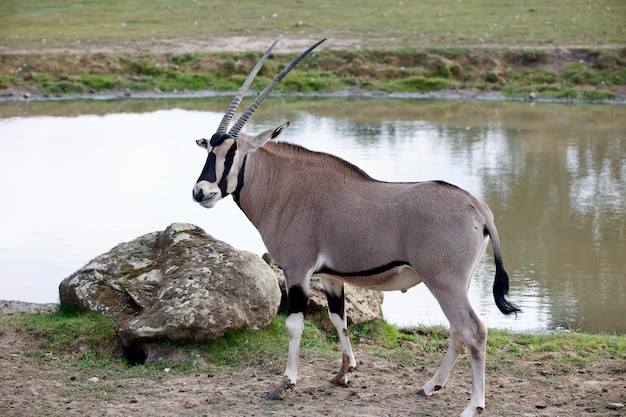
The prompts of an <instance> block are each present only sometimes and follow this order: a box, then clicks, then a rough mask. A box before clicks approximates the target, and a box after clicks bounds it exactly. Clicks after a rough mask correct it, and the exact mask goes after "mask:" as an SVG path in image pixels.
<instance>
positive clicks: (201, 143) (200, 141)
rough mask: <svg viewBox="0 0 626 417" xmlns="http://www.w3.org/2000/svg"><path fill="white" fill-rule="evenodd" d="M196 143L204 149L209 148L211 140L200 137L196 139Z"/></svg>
mask: <svg viewBox="0 0 626 417" xmlns="http://www.w3.org/2000/svg"><path fill="white" fill-rule="evenodd" d="M196 144H197V145H198V146H199V147H201V148H204V149H207V148H208V146H209V142H208V141H207V140H206V139H198V140H196Z"/></svg>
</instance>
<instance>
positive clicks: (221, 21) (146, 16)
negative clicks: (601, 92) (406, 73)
mask: <svg viewBox="0 0 626 417" xmlns="http://www.w3.org/2000/svg"><path fill="white" fill-rule="evenodd" d="M624 16H626V3H624V2H623V1H620V0H594V1H593V2H588V1H581V0H555V1H551V2H549V3H546V2H540V1H530V2H519V1H513V0H503V1H498V2H493V1H487V0H443V1H439V2H428V1H418V2H410V1H398V0H357V1H352V2H334V1H326V2H316V3H315V4H313V3H310V2H300V1H289V2H285V1H278V0H267V1H263V2H258V1H251V0H236V1H225V0H218V1H201V0H196V1H186V2H170V1H163V0H155V1H148V0H129V1H119V0H108V1H102V2H93V1H87V0H78V1H73V2H65V1H61V0H47V1H41V0H23V1H19V2H18V1H8V2H2V3H1V4H0V28H2V29H1V30H2V33H1V37H2V44H4V45H5V46H7V47H8V48H21V47H28V48H32V47H34V46H37V47H41V48H47V47H59V46H60V47H64V46H75V45H77V44H83V45H85V44H87V45H89V44H102V43H107V44H120V43H121V44H123V43H128V42H135V41H143V42H148V43H149V42H153V41H154V40H155V39H175V38H187V39H211V38H215V37H225V36H248V37H253V38H256V37H270V38H271V37H275V36H277V35H279V34H285V35H286V36H288V37H313V38H317V37H319V36H321V35H323V36H329V37H330V38H335V39H361V40H362V41H361V42H362V44H363V46H364V47H368V48H369V47H384V48H385V49H388V48H404V47H414V46H416V45H422V46H445V45H454V46H460V45H470V46H475V45H512V46H545V45H592V46H600V45H607V44H613V45H615V44H617V45H621V44H623V43H624V36H625V32H626V30H625V28H626V19H624Z"/></svg>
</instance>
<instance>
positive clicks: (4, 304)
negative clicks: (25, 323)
mask: <svg viewBox="0 0 626 417" xmlns="http://www.w3.org/2000/svg"><path fill="white" fill-rule="evenodd" d="M57 307H58V304H54V303H46V304H38V303H26V302H24V301H7V300H0V313H2V314H14V313H32V314H40V313H50V312H53V311H55V310H56V309H57Z"/></svg>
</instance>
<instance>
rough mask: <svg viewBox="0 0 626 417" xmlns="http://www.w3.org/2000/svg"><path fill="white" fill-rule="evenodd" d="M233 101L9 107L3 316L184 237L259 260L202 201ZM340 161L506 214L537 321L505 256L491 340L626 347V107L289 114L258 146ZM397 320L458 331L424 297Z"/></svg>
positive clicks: (308, 103)
mask: <svg viewBox="0 0 626 417" xmlns="http://www.w3.org/2000/svg"><path fill="white" fill-rule="evenodd" d="M227 104H228V101H224V99H201V100H198V99H193V100H190V99H187V100H169V99H168V100H127V101H110V102H97V101H73V102H45V103H12V104H9V103H5V104H0V196H2V197H1V199H0V231H1V232H0V299H18V300H23V301H32V302H56V301H58V284H59V283H60V281H61V280H62V279H63V278H65V277H66V276H68V275H69V274H71V273H72V272H73V271H75V270H76V269H78V268H80V267H82V266H83V265H84V264H86V263H87V262H88V261H89V260H90V259H91V258H93V257H95V256H97V255H99V254H101V253H103V252H106V251H108V250H109V249H110V248H112V247H113V246H115V245H116V244H117V243H120V242H122V241H128V240H132V239H134V238H136V237H137V236H139V235H142V234H145V233H149V232H152V231H155V230H163V229H165V227H167V226H168V225H169V224H171V223H173V222H189V223H194V224H197V225H199V226H201V227H203V228H204V229H205V230H206V231H207V232H208V233H210V234H212V235H213V236H215V237H216V238H219V239H222V240H225V241H227V242H229V243H230V244H232V245H233V246H235V247H237V248H239V249H245V250H249V251H252V252H255V253H258V254H262V253H263V252H264V247H263V243H262V241H261V239H260V237H259V235H258V234H257V232H256V230H255V229H254V228H253V227H252V225H251V224H250V223H249V222H248V220H247V219H246V217H245V216H244V215H243V213H242V212H240V211H239V209H238V208H237V206H236V205H235V204H234V203H233V201H232V199H230V198H229V199H227V200H225V201H222V202H220V203H219V204H218V205H217V206H216V207H215V208H213V209H211V210H206V209H202V208H201V207H199V206H198V205H197V204H194V203H193V202H192V199H191V189H192V187H193V184H194V182H195V180H196V178H197V177H198V175H199V173H200V170H201V168H202V166H203V164H204V160H205V156H206V153H205V152H203V151H202V150H200V149H199V148H197V146H196V145H195V142H194V140H195V139H197V138H200V137H210V135H211V134H212V133H213V132H214V130H215V128H216V126H217V125H218V124H219V121H220V119H221V115H222V112H223V110H224V109H225V107H226V106H227ZM286 120H289V121H291V122H292V124H291V127H290V128H289V129H288V130H287V131H285V133H283V135H282V136H281V140H285V141H290V142H294V143H298V144H301V145H303V146H306V147H308V148H311V149H314V150H320V151H326V152H330V153H333V154H335V155H338V156H340V157H342V158H344V159H347V160H349V161H350V162H352V163H354V164H356V165H358V166H360V167H361V168H363V169H364V170H365V171H366V172H368V173H369V174H370V175H371V176H373V177H374V178H377V179H381V180H386V181H422V180H428V179H440V180H445V181H448V182H451V183H453V184H456V185H458V186H460V187H462V188H465V189H466V190H468V191H470V192H472V193H473V194H475V195H476V196H478V197H479V198H481V199H483V200H484V201H486V202H487V203H488V204H489V206H490V207H491V209H492V211H493V212H494V214H495V217H496V222H497V225H498V228H499V233H500V239H501V243H502V249H503V254H504V260H505V266H506V268H507V270H508V272H509V275H510V278H511V290H510V295H509V298H510V300H511V301H513V302H515V303H517V304H519V305H520V306H521V307H522V309H523V310H524V312H523V313H522V314H520V316H519V317H518V318H517V319H513V318H507V317H504V316H502V315H501V314H500V313H499V312H498V310H497V309H496V307H495V304H494V302H493V296H492V295H491V286H492V285H493V277H494V267H493V259H492V257H491V254H490V253H491V252H490V249H489V250H488V254H487V255H486V256H485V257H484V259H483V261H482V262H481V264H480V265H479V268H478V270H477V271H476V274H475V276H474V280H473V281H472V285H471V287H470V295H471V299H472V303H473V305H474V307H475V309H476V310H477V311H478V312H479V314H480V316H481V318H482V319H483V320H484V321H485V323H486V324H487V325H488V326H489V327H496V328H506V329H512V330H548V329H553V328H571V329H583V330H607V329H608V330H616V331H618V332H626V280H625V271H626V243H625V242H626V230H625V224H626V210H625V209H626V106H601V105H595V106H594V105H574V106H566V105H557V104H537V105H531V104H528V103H491V102H446V101H443V102H442V101H439V102H436V101H419V100H382V99H336V98H334V99H310V98H308V99H280V98H278V99H273V100H268V101H267V102H266V103H264V105H263V107H262V108H261V109H260V110H259V111H258V112H257V114H256V115H255V116H254V118H253V120H251V121H250V122H249V123H248V126H247V127H246V130H247V131H260V130H262V129H266V128H269V127H271V126H274V125H278V124H280V123H282V122H284V121H286ZM383 311H384V315H385V317H386V319H387V320H388V321H390V322H392V323H396V324H398V325H402V326H408V325H416V324H437V323H441V324H446V320H445V317H444V316H443V314H442V313H441V310H440V309H439V307H438V305H437V303H436V302H435V301H434V299H433V297H432V296H431V295H430V294H429V293H428V291H427V289H426V288H425V287H424V286H423V285H420V286H418V287H416V288H414V289H411V290H409V291H408V292H407V293H404V294H402V293H400V292H390V293H386V294H385V301H384V304H383Z"/></svg>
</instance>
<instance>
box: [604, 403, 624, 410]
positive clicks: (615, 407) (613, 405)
mask: <svg viewBox="0 0 626 417" xmlns="http://www.w3.org/2000/svg"><path fill="white" fill-rule="evenodd" d="M606 408H608V409H609V410H619V409H621V408H624V404H623V403H609V404H608V405H607V406H606Z"/></svg>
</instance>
